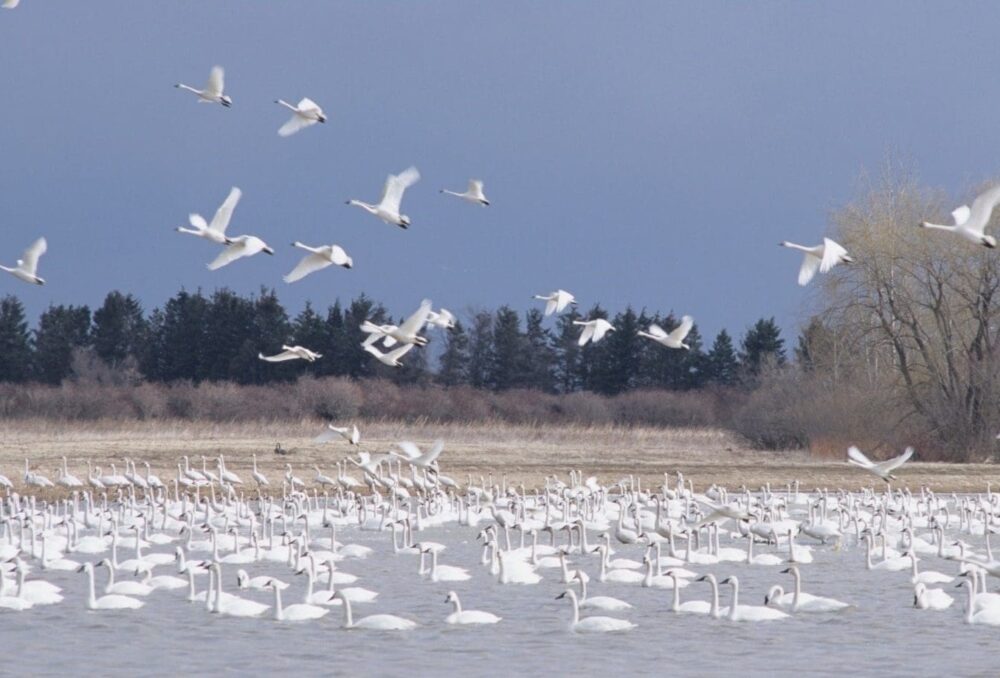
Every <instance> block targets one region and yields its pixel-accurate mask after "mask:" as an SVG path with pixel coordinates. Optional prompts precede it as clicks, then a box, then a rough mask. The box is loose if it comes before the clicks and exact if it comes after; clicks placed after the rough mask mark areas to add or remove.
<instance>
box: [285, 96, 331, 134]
mask: <svg viewBox="0 0 1000 678" xmlns="http://www.w3.org/2000/svg"><path fill="white" fill-rule="evenodd" d="M274 103H276V104H278V105H279V106H284V107H285V108H287V109H288V110H290V111H291V112H292V117H291V119H289V121H288V122H286V123H285V124H284V125H282V126H281V127H280V128H279V129H278V136H282V137H290V136H292V135H293V134H295V133H296V132H298V131H300V130H304V129H305V128H306V127H311V126H312V125H315V124H316V123H317V122H326V114H325V113H323V109H322V108H320V107H319V104H317V103H316V102H315V101H313V100H312V99H310V98H309V97H303V98H302V99H301V100H300V101H299V103H298V104H297V105H295V106H293V105H291V104H290V103H288V102H287V101H284V100H283V99H276V100H275V102H274Z"/></svg>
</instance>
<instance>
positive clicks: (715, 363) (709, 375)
mask: <svg viewBox="0 0 1000 678" xmlns="http://www.w3.org/2000/svg"><path fill="white" fill-rule="evenodd" d="M705 362H706V366H705V370H706V381H707V383H710V384H718V385H720V386H732V385H734V384H735V383H736V381H737V379H738V377H739V368H740V363H739V361H738V360H737V359H736V350H735V349H734V348H733V340H732V337H730V336H729V333H728V332H726V330H720V331H719V333H718V334H717V335H715V341H714V342H712V350H710V351H709V352H708V355H707V356H706V361H705Z"/></svg>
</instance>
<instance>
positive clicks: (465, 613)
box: [444, 591, 502, 624]
mask: <svg viewBox="0 0 1000 678" xmlns="http://www.w3.org/2000/svg"><path fill="white" fill-rule="evenodd" d="M444 602H446V603H451V604H452V605H454V606H455V610H454V611H453V612H452V613H451V614H449V615H448V616H447V617H445V618H444V621H445V623H446V624H496V623H497V622H498V621H500V620H501V619H502V618H501V617H498V616H496V615H495V614H493V613H491V612H483V611H481V610H463V609H462V602H461V601H460V600H459V599H458V594H457V593H455V592H454V591H448V595H447V597H446V598H445V599H444Z"/></svg>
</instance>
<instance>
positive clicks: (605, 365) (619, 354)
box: [591, 307, 642, 395]
mask: <svg viewBox="0 0 1000 678" xmlns="http://www.w3.org/2000/svg"><path fill="white" fill-rule="evenodd" d="M591 317H592V318H593V316H591ZM611 324H612V325H613V326H614V328H615V331H614V332H610V331H609V332H608V334H606V335H605V336H604V339H603V341H601V343H600V344H599V347H600V349H602V350H603V352H604V356H603V360H602V361H601V363H600V364H599V366H598V368H597V369H598V372H599V376H597V377H596V379H595V381H594V389H595V390H596V391H598V392H600V393H605V394H608V395H614V394H617V393H621V392H623V391H627V390H629V389H632V388H635V385H636V382H637V380H638V377H639V370H640V362H639V360H640V355H641V352H642V346H641V345H640V343H639V341H640V340H641V337H640V336H639V335H638V334H637V332H638V331H639V327H640V325H639V318H638V316H636V314H635V311H633V310H632V308H631V307H628V308H626V309H625V312H624V313H619V314H618V315H616V316H615V318H614V320H612V321H611Z"/></svg>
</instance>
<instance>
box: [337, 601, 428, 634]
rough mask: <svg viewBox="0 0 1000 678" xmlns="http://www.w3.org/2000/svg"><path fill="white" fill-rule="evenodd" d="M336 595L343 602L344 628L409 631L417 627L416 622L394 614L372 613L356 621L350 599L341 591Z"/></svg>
mask: <svg viewBox="0 0 1000 678" xmlns="http://www.w3.org/2000/svg"><path fill="white" fill-rule="evenodd" d="M336 596H337V598H338V599H339V600H341V601H343V604H344V628H345V629H365V630H370V631H410V630H412V629H415V628H417V623H416V622H415V621H411V620H409V619H404V618H403V617H397V616H396V615H394V614H373V615H369V616H367V617H362V618H361V619H358V620H357V621H355V620H354V616H353V614H352V612H351V601H350V600H348V599H347V598H346V597H345V596H344V594H343V593H342V592H341V591H337V593H336Z"/></svg>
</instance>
